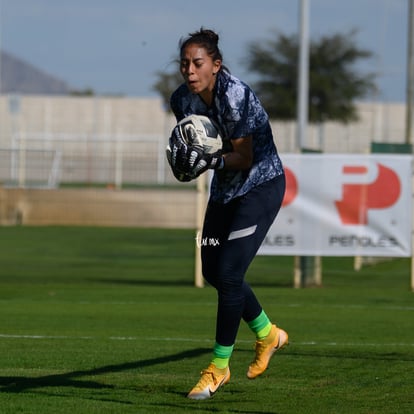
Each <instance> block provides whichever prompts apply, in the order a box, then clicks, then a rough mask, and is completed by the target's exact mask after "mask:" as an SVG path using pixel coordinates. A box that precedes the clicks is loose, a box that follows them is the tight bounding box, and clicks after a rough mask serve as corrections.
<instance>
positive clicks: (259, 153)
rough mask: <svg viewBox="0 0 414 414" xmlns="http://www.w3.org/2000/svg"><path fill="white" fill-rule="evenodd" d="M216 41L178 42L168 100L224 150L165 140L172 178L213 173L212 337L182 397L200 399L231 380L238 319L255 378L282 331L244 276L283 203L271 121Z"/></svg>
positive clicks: (192, 37)
mask: <svg viewBox="0 0 414 414" xmlns="http://www.w3.org/2000/svg"><path fill="white" fill-rule="evenodd" d="M218 41H219V36H218V35H217V34H216V33H215V32H213V31H212V30H207V29H203V28H201V29H200V30H199V31H197V32H195V33H190V34H189V36H188V37H187V38H185V39H182V40H181V41H180V71H181V74H182V75H183V78H184V81H185V82H184V83H183V84H182V85H181V86H180V87H179V88H178V89H177V90H176V91H175V92H174V93H173V94H172V96H171V101H170V103H171V109H172V111H173V112H174V114H175V116H176V119H177V121H180V120H182V119H183V118H185V117H187V116H189V115H191V114H197V115H205V116H208V117H209V118H210V119H212V120H213V121H214V122H215V123H216V124H217V125H218V126H219V128H220V130H221V135H222V138H223V150H222V151H220V152H218V153H215V154H212V155H209V154H204V153H203V152H202V151H199V150H197V149H194V148H191V147H189V146H187V145H186V144H185V142H184V141H183V140H182V137H180V136H179V133H178V132H177V131H178V130H177V128H175V129H174V131H173V134H172V137H171V138H170V147H171V154H172V158H170V164H171V167H172V169H173V172H174V174H175V176H176V177H177V178H178V179H180V180H182V181H188V180H190V179H192V178H195V177H197V176H198V175H200V174H201V173H203V172H204V171H206V170H207V169H208V168H211V169H214V170H215V174H214V177H213V181H212V185H211V192H210V198H209V202H208V206H207V210H206V214H205V219H204V225H203V234H202V238H203V239H204V240H210V239H214V240H217V241H218V243H214V245H208V244H207V245H202V246H201V258H202V269H203V276H204V278H205V279H206V280H207V281H208V282H209V283H210V284H211V285H212V286H214V288H215V289H216V290H217V293H218V306H217V320H216V338H215V345H214V349H213V355H212V359H211V362H210V364H209V366H208V368H207V369H205V370H204V371H202V373H201V378H200V380H199V382H198V383H197V384H196V385H195V387H194V388H193V389H192V390H191V391H190V392H189V394H188V398H191V399H197V400H201V399H206V398H209V397H211V396H212V395H213V394H214V393H215V392H216V391H217V390H218V389H219V388H220V387H221V386H222V385H224V384H226V383H227V382H229V380H230V369H229V360H230V357H231V354H232V351H233V347H234V343H235V340H236V336H237V331H238V328H239V325H240V321H241V319H243V320H244V321H245V322H246V323H247V324H248V326H249V327H250V329H251V330H252V331H253V332H254V334H255V335H256V356H255V358H254V360H253V362H252V363H251V364H250V366H249V367H248V370H247V377H248V378H250V379H253V378H256V377H257V376H259V375H261V374H262V373H263V372H264V371H265V370H266V368H267V367H268V364H269V360H270V358H271V356H272V355H273V354H274V352H275V351H277V350H278V349H280V348H282V347H283V346H284V345H286V344H287V343H288V334H287V333H286V332H285V331H284V330H282V329H280V328H279V327H277V326H276V325H274V324H272V322H271V321H270V320H269V318H268V316H267V315H266V313H265V311H264V310H263V308H262V307H261V305H260V303H259V301H258V300H257V298H256V296H255V294H254V293H253V291H252V289H251V287H250V286H249V285H248V284H247V283H246V282H245V280H244V279H245V273H246V271H247V269H248V267H249V265H250V263H251V261H252V260H253V258H254V257H255V255H256V253H257V250H258V249H259V247H260V245H261V243H262V242H263V240H264V237H265V236H266V233H267V231H268V230H269V227H270V226H271V224H272V223H273V221H274V219H275V218H276V215H277V213H278V211H279V209H280V206H281V204H282V199H283V196H284V193H285V175H284V171H283V166H282V162H281V160H280V158H279V156H278V153H277V150H276V146H275V144H274V141H273V135H272V131H271V128H270V124H269V118H268V115H267V113H266V112H265V110H264V109H263V107H262V105H261V103H260V101H259V100H258V98H257V97H256V95H255V94H254V93H253V91H252V90H251V89H250V88H249V87H248V86H247V85H246V84H245V83H243V82H242V81H240V80H239V79H237V78H236V77H234V76H233V75H231V74H230V72H229V71H228V69H227V68H226V67H225V66H224V65H223V64H222V61H223V59H222V54H221V51H220V49H219V47H218Z"/></svg>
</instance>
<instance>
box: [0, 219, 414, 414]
mask: <svg viewBox="0 0 414 414" xmlns="http://www.w3.org/2000/svg"><path fill="white" fill-rule="evenodd" d="M0 235H1V237H0V413H2V414H9V413H10V414H15V413H36V414H48V413H51V414H52V413H53V414H57V413H70V414H74V413H76V414H79V413H88V414H94V413H96V414H98V413H99V414H105V413H122V414H123V413H150V414H154V413H165V412H168V413H171V414H172V413H208V412H213V413H239V414H240V413H242V414H251V413H262V414H268V413H273V414H278V413H293V414H300V413H306V414H311V413H323V414H327V413H344V414H354V413H364V414H379V413H387V414H389V413H396V414H397V413H398V414H404V413H407V414H408V413H413V412H414V293H412V292H411V291H410V289H409V286H410V283H409V282H410V275H409V271H410V262H409V260H406V259H398V260H392V261H386V262H383V263H379V264H377V265H375V266H370V267H365V268H363V269H362V270H361V271H360V272H354V271H353V259H352V258H324V259H323V287H321V288H308V289H293V288H292V287H291V286H292V263H293V259H292V258H286V257H258V258H256V260H255V262H254V264H253V265H252V267H251V269H250V271H249V273H248V275H247V278H248V280H249V281H250V283H251V284H252V285H253V286H254V288H255V291H256V293H257V295H258V297H259V298H260V300H261V301H262V304H263V305H264V307H265V309H266V312H267V313H268V314H269V315H270V316H271V317H272V318H273V319H274V320H275V321H276V322H277V323H279V324H280V325H281V326H282V327H283V328H284V329H286V330H287V331H288V332H289V335H290V341H291V344H290V345H289V347H287V348H286V349H284V350H282V351H280V353H278V354H277V355H276V356H275V357H274V358H273V359H272V362H271V364H270V367H269V369H268V370H267V371H266V373H265V374H264V375H263V376H262V377H260V378H258V379H256V380H253V381H251V380H248V379H247V378H246V369H247V366H248V364H249V362H250V361H251V359H252V357H253V353H254V350H253V342H254V340H253V338H252V336H251V334H250V333H249V331H248V330H247V328H246V326H245V325H242V326H241V328H240V332H239V336H238V342H237V344H236V347H235V352H234V354H233V358H232V361H231V370H232V379H231V382H230V383H229V384H228V385H226V386H225V387H224V388H223V389H222V390H220V391H219V392H218V393H217V394H216V395H215V396H214V398H212V399H211V400H208V401H202V402H196V401H191V400H188V399H186V398H185V395H186V393H187V392H188V391H189V389H190V388H191V387H192V386H193V385H194V384H195V382H196V381H197V380H198V378H199V372H200V370H201V369H203V368H205V367H206V366H207V364H208V362H209V360H210V356H211V347H212V345H213V339H214V323H215V306H216V297H215V292H214V290H213V289H212V288H210V287H206V288H203V289H198V288H194V287H193V286H192V284H193V257H194V245H195V242H194V232H192V231H186V230H180V231H178V230H150V229H116V228H77V227H67V228H65V227H43V228H37V227H2V228H0Z"/></svg>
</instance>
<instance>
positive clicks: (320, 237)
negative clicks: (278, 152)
mask: <svg viewBox="0 0 414 414" xmlns="http://www.w3.org/2000/svg"><path fill="white" fill-rule="evenodd" d="M282 160H283V164H284V166H285V171H286V180H287V189H286V194H285V199H284V201H283V207H282V209H281V210H280V212H279V215H278V216H277V218H276V220H275V222H274V224H273V226H272V227H271V229H270V230H269V232H268V234H267V237H266V239H265V241H264V242H263V244H262V246H261V248H260V250H259V254H263V255H303V256H390V257H409V256H411V231H412V223H411V221H412V184H411V182H412V156H411V155H389V154H387V155H379V154H370V155H350V154H344V155H342V154H341V155H339V154H287V155H284V156H282Z"/></svg>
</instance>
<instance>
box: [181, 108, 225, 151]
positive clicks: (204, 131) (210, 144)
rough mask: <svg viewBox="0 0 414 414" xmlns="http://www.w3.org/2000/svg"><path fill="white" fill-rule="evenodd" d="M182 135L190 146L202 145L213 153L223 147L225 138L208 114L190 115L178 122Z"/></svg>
mask: <svg viewBox="0 0 414 414" xmlns="http://www.w3.org/2000/svg"><path fill="white" fill-rule="evenodd" d="M178 127H179V128H180V132H181V136H182V137H183V139H184V140H185V142H186V143H187V144H188V145H190V146H197V145H198V146H202V147H203V149H204V152H205V153H207V154H213V153H215V152H217V151H219V150H221V149H222V148H223V140H222V138H221V135H220V132H219V129H218V127H217V126H216V124H215V123H214V122H213V121H212V120H211V119H210V118H208V117H207V116H204V115H190V116H188V117H186V118H184V119H182V120H181V121H180V122H179V123H178Z"/></svg>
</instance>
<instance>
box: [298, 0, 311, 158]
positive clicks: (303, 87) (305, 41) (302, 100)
mask: <svg viewBox="0 0 414 414" xmlns="http://www.w3.org/2000/svg"><path fill="white" fill-rule="evenodd" d="M299 30H300V42H299V73H298V92H297V93H298V96H297V142H296V144H297V149H298V151H299V152H301V151H302V148H303V144H304V141H305V137H306V129H307V125H308V96H309V0H301V1H300V11H299Z"/></svg>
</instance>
